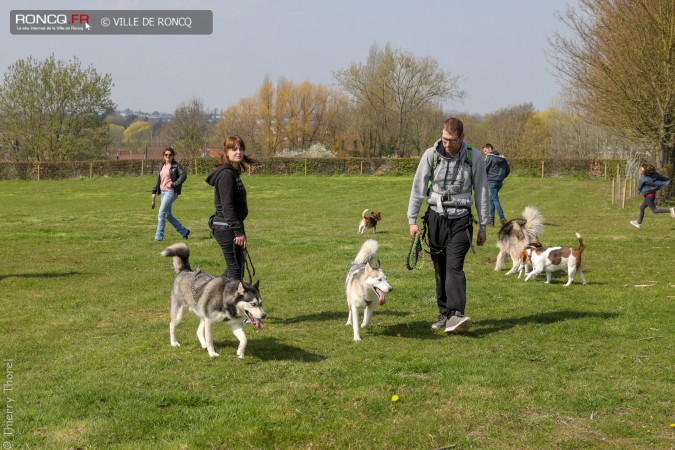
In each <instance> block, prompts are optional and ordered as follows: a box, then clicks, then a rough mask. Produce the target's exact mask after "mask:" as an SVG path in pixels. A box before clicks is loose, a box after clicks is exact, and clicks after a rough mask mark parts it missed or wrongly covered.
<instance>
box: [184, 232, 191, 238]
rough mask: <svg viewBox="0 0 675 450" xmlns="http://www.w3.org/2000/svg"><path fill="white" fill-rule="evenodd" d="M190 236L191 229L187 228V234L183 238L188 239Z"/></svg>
mask: <svg viewBox="0 0 675 450" xmlns="http://www.w3.org/2000/svg"><path fill="white" fill-rule="evenodd" d="M188 236H190V230H187V233H185V236H183V239H187V238H188Z"/></svg>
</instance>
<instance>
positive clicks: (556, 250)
mask: <svg viewBox="0 0 675 450" xmlns="http://www.w3.org/2000/svg"><path fill="white" fill-rule="evenodd" d="M576 235H577V239H579V247H550V248H545V247H539V248H537V247H535V246H528V247H527V248H526V251H527V255H528V256H529V258H530V261H532V268H533V270H532V272H530V273H529V274H528V275H527V277H525V281H528V280H529V279H530V278H532V277H536V276H537V275H539V274H540V273H541V272H543V271H546V282H547V283H550V282H551V274H552V273H553V272H555V271H556V270H567V283H566V284H565V286H569V285H570V284H572V281H573V280H574V274H575V273H578V274H579V277H581V281H582V283H583V284H587V282H586V277H585V276H584V272H583V271H582V270H581V253H582V252H583V251H584V238H583V237H581V235H580V234H579V233H577V234H576Z"/></svg>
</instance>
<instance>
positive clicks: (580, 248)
mask: <svg viewBox="0 0 675 450" xmlns="http://www.w3.org/2000/svg"><path fill="white" fill-rule="evenodd" d="M576 235H577V239H579V253H581V252H583V251H584V248H585V247H584V245H585V244H586V241H584V237H583V236H582V235H580V234H579V233H576Z"/></svg>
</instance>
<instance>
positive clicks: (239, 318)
mask: <svg viewBox="0 0 675 450" xmlns="http://www.w3.org/2000/svg"><path fill="white" fill-rule="evenodd" d="M161 255H162V256H171V257H173V268H174V270H175V271H176V279H175V280H174V283H173V289H172V290H171V323H170V324H169V335H170V337H171V345H172V346H174V347H180V344H179V343H178V341H177V340H176V326H177V325H178V324H179V323H180V321H181V320H182V319H183V314H184V313H185V310H186V309H189V310H191V311H192V312H194V313H195V314H196V315H197V317H199V327H198V328H197V338H199V343H200V344H201V345H202V348H205V349H206V350H207V351H208V352H209V356H211V357H214V356H219V355H218V353H216V351H215V350H214V349H213V322H226V323H227V324H228V325H230V328H232V333H233V334H234V335H235V336H236V337H237V339H239V348H237V356H238V357H239V359H244V352H245V351H246V343H247V341H246V335H245V334H244V319H246V318H248V320H249V321H250V322H251V323H252V324H254V325H255V326H257V327H258V328H260V329H262V328H264V327H265V325H264V324H263V322H262V319H264V318H265V317H266V316H267V314H265V311H263V307H262V299H261V298H260V291H259V290H258V286H259V284H260V283H259V282H256V284H255V285H254V286H250V285H249V284H247V283H244V282H242V281H238V280H228V279H226V278H223V277H216V276H214V275H210V274H208V273H204V272H202V271H200V270H199V269H197V270H196V271H193V270H192V269H191V268H190V260H189V257H190V250H189V249H188V246H187V245H185V244H182V243H181V244H174V245H172V246H170V247H167V248H165V249H164V251H163V252H162V253H161Z"/></svg>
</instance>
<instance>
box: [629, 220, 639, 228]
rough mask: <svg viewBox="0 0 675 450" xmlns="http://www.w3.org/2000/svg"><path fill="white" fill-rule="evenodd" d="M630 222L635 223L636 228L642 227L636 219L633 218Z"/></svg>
mask: <svg viewBox="0 0 675 450" xmlns="http://www.w3.org/2000/svg"><path fill="white" fill-rule="evenodd" d="M630 224H631V225H633V226H634V227H635V228H640V227H641V226H642V225H640V224H639V223H637V222H636V221H635V220H631V221H630Z"/></svg>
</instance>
